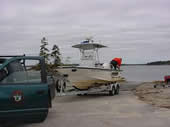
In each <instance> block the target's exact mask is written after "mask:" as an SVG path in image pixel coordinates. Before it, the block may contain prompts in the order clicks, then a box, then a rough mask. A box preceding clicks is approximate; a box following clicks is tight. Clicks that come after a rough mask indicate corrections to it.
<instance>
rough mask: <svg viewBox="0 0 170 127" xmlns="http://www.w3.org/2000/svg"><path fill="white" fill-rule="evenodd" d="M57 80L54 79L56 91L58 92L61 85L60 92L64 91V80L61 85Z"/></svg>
mask: <svg viewBox="0 0 170 127" xmlns="http://www.w3.org/2000/svg"><path fill="white" fill-rule="evenodd" d="M59 82H60V81H59V80H57V81H56V91H57V92H60V90H61V87H62V92H64V91H65V89H66V82H65V81H64V82H63V85H61V84H60V83H59Z"/></svg>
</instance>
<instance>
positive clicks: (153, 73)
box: [121, 65, 170, 82]
mask: <svg viewBox="0 0 170 127" xmlns="http://www.w3.org/2000/svg"><path fill="white" fill-rule="evenodd" d="M121 70H123V72H122V76H124V77H125V78H126V80H127V81H139V82H145V81H154V80H164V76H165V75H170V65H165V66H122V67H121Z"/></svg>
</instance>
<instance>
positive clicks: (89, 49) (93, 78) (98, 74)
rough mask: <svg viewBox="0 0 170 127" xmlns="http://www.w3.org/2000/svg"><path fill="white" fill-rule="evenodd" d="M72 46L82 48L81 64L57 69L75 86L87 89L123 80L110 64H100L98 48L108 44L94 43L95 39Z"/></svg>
mask: <svg viewBox="0 0 170 127" xmlns="http://www.w3.org/2000/svg"><path fill="white" fill-rule="evenodd" d="M72 47H73V48H78V49H79V50H80V54H81V59H80V60H81V64H80V66H77V67H66V66H65V67H64V66H61V67H59V68H58V69H57V71H58V72H60V73H62V74H63V75H66V76H68V80H69V81H70V82H71V84H72V85H73V87H75V88H77V89H79V90H87V89H89V88H92V87H97V86H101V85H106V84H107V83H111V82H116V81H119V80H122V77H121V76H120V72H119V71H116V70H111V68H110V65H109V64H108V65H107V66H103V65H102V64H100V61H99V55H98V50H99V49H100V48H105V47H106V46H104V45H102V44H99V43H94V42H93V41H92V42H90V41H84V42H82V43H81V44H77V45H73V46H72Z"/></svg>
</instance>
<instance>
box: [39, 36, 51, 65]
mask: <svg viewBox="0 0 170 127" xmlns="http://www.w3.org/2000/svg"><path fill="white" fill-rule="evenodd" d="M47 45H48V42H47V39H46V38H45V37H43V38H42V39H41V46H40V56H43V57H44V58H45V62H46V63H48V61H49V50H48V48H47V47H46V46H47Z"/></svg>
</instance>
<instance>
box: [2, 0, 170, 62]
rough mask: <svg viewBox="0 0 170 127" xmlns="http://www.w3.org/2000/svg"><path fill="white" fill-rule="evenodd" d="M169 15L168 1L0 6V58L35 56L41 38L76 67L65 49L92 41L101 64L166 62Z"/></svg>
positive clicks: (44, 1)
mask: <svg viewBox="0 0 170 127" xmlns="http://www.w3.org/2000/svg"><path fill="white" fill-rule="evenodd" d="M169 12H170V0H1V4H0V55H7V54H8V55H19V54H26V55H38V53H39V49H40V40H41V39H42V38H43V37H46V38H47V40H48V43H49V46H48V48H52V46H53V45H54V44H56V45H58V46H59V48H60V52H61V54H62V58H63V59H65V58H66V57H71V59H70V61H71V62H72V63H78V62H79V57H80V54H79V50H77V49H74V48H72V47H71V46H72V45H74V44H78V43H80V42H81V41H83V40H84V39H85V38H87V37H93V39H94V41H96V42H99V43H101V44H104V45H106V46H108V48H103V49H101V50H100V51H99V55H100V60H101V62H109V61H110V60H111V59H112V58H114V57H122V59H123V63H129V64H131V63H135V64H137V63H147V62H151V61H157V60H170V14H169Z"/></svg>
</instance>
